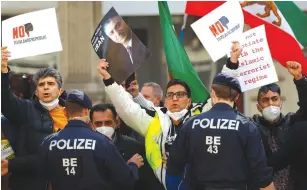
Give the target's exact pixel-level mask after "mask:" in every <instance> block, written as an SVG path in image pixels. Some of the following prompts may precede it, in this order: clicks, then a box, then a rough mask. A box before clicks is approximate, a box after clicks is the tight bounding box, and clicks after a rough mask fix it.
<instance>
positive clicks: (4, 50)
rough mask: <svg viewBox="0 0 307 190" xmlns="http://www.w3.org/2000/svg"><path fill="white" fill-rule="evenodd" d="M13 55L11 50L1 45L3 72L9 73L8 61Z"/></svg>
mask: <svg viewBox="0 0 307 190" xmlns="http://www.w3.org/2000/svg"><path fill="white" fill-rule="evenodd" d="M9 57H11V52H9V51H8V50H7V47H1V73H7V72H8V68H7V62H8V60H9Z"/></svg>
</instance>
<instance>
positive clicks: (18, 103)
mask: <svg viewBox="0 0 307 190" xmlns="http://www.w3.org/2000/svg"><path fill="white" fill-rule="evenodd" d="M1 79H2V80H1V111H2V113H3V115H4V116H5V117H6V118H7V119H8V120H9V121H10V123H11V124H12V126H14V129H13V131H16V133H15V134H14V136H13V138H14V139H15V141H14V143H13V144H14V145H13V146H14V147H13V148H14V151H15V155H16V157H15V158H14V159H12V160H9V172H10V173H12V175H11V176H10V181H9V186H10V188H11V189H12V190H15V189H16V190H45V189H46V183H47V182H46V181H45V180H43V179H42V178H41V177H40V176H39V174H38V170H37V159H38V150H39V146H40V144H41V142H42V141H43V139H44V138H45V137H46V136H48V135H50V134H52V133H53V132H54V131H53V130H54V129H53V119H52V117H51V116H50V114H49V112H48V110H46V109H45V108H43V106H42V105H41V104H40V103H39V101H38V100H37V99H33V100H22V99H20V98H17V97H16V96H15V95H14V94H13V92H12V90H11V88H10V85H9V73H7V74H4V73H1ZM10 138H11V137H10Z"/></svg>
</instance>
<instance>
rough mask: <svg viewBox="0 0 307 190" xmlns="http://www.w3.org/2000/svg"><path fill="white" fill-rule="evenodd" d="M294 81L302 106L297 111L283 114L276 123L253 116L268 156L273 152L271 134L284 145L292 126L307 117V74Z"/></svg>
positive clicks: (299, 103)
mask: <svg viewBox="0 0 307 190" xmlns="http://www.w3.org/2000/svg"><path fill="white" fill-rule="evenodd" d="M293 81H294V84H295V86H296V89H297V92H298V99H299V102H298V105H299V107H300V108H299V110H298V111H297V112H296V113H288V114H287V115H282V114H281V117H280V119H279V121H278V122H277V123H275V124H270V123H269V122H268V121H266V120H265V119H264V118H263V117H262V116H260V115H258V114H256V115H254V116H253V120H254V121H255V123H256V124H257V126H258V127H259V128H260V131H261V136H262V141H263V145H264V148H265V151H266V155H267V156H269V155H271V154H272V151H271V150H270V147H269V143H268V138H269V136H270V135H274V136H276V137H277V139H278V140H279V144H280V145H283V144H284V143H285V141H286V137H287V133H288V132H289V129H290V126H291V125H292V124H293V123H295V122H299V121H303V120H306V118H307V98H306V97H307V78H306V76H303V78H302V79H300V80H295V79H294V80H293Z"/></svg>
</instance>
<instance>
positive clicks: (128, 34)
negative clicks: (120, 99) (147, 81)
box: [91, 7, 151, 84]
mask: <svg viewBox="0 0 307 190" xmlns="http://www.w3.org/2000/svg"><path fill="white" fill-rule="evenodd" d="M101 39H103V40H101ZM91 42H92V45H93V47H94V49H95V51H96V53H97V55H98V56H99V58H100V59H106V60H107V62H109V63H110V67H109V69H108V71H109V72H110V73H111V74H112V77H113V78H114V80H115V81H116V82H117V83H119V84H120V83H122V82H123V81H124V80H126V79H127V78H128V77H129V76H130V75H131V74H132V73H133V72H135V71H136V70H137V69H138V67H139V66H140V65H141V64H142V63H144V62H145V61H146V60H147V59H148V58H149V56H150V54H151V53H150V51H149V49H148V48H147V47H146V46H145V45H144V44H143V43H142V42H141V41H140V39H139V38H138V37H137V36H136V35H135V34H134V33H133V31H132V30H131V28H130V27H129V26H128V25H127V24H126V22H125V21H124V20H123V19H122V17H121V16H119V15H118V13H117V12H116V10H115V9H114V8H113V7H112V8H111V9H110V10H109V11H108V12H107V14H106V15H105V16H104V18H103V19H102V20H101V22H100V24H99V25H98V27H97V28H96V31H95V33H94V35H93V37H92V40H91Z"/></svg>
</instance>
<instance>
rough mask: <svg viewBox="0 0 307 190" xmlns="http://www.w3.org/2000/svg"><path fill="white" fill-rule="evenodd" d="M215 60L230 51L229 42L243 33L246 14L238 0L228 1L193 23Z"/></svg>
mask: <svg viewBox="0 0 307 190" xmlns="http://www.w3.org/2000/svg"><path fill="white" fill-rule="evenodd" d="M191 27H192V29H193V30H194V32H195V33H196V35H197V36H198V38H199V40H200V41H201V43H202V44H203V46H204V47H205V48H206V50H207V52H208V53H209V55H210V56H211V58H212V60H213V61H214V62H215V61H217V60H218V59H220V58H222V57H223V56H225V55H226V53H227V52H228V49H226V47H227V44H228V43H229V42H230V41H232V40H233V39H238V38H239V37H240V36H241V35H242V33H243V27H244V16H243V12H242V9H241V5H240V3H239V2H238V1H227V2H226V3H224V4H223V5H221V6H219V7H218V8H216V9H214V10H213V11H212V12H210V13H209V14H207V15H205V16H204V17H202V18H201V19H199V20H198V21H196V22H194V23H193V24H192V25H191Z"/></svg>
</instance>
